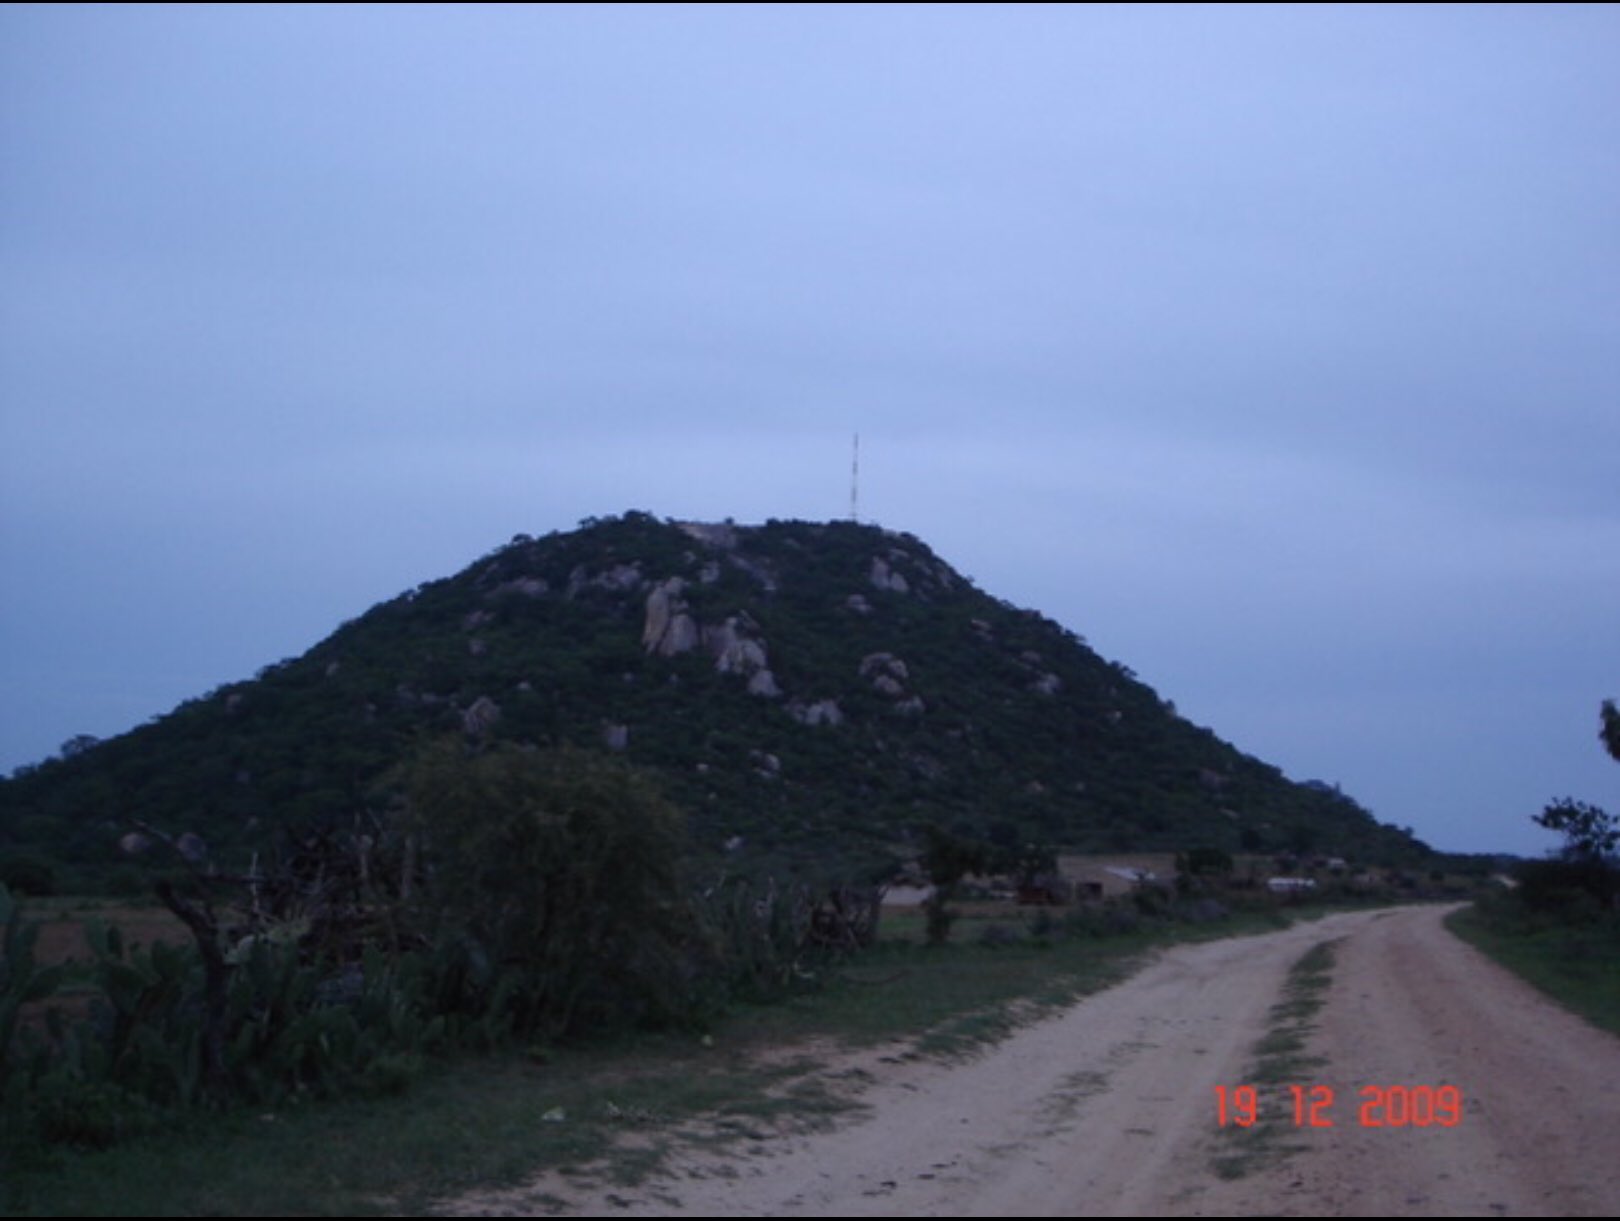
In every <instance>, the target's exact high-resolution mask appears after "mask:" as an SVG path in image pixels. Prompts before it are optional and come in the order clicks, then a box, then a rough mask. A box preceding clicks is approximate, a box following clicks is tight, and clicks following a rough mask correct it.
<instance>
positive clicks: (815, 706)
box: [788, 700, 844, 725]
mask: <svg viewBox="0 0 1620 1221" xmlns="http://www.w3.org/2000/svg"><path fill="white" fill-rule="evenodd" d="M788 715H789V716H791V717H792V718H793V719H794V720H795V721H798V722H799V723H800V724H801V725H842V724H843V723H844V711H843V709H841V708H840V707H839V706H838V701H837V700H816V701H815V702H814V703H812V704H799V703H795V704H790V705H788Z"/></svg>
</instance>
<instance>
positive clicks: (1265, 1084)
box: [1214, 941, 1337, 1179]
mask: <svg viewBox="0 0 1620 1221" xmlns="http://www.w3.org/2000/svg"><path fill="white" fill-rule="evenodd" d="M1336 944H1337V942H1333V941H1324V942H1321V943H1319V944H1317V945H1314V946H1312V947H1311V948H1310V949H1309V950H1308V951H1306V953H1304V954H1303V955H1301V956H1300V958H1299V961H1297V962H1296V963H1294V965H1293V966H1292V967H1290V968H1289V970H1288V980H1287V982H1286V983H1285V984H1284V985H1283V994H1282V999H1281V1000H1279V1001H1278V1002H1277V1003H1276V1004H1275V1005H1273V1006H1272V1007H1271V1012H1270V1014H1269V1015H1268V1017H1269V1021H1270V1029H1269V1030H1267V1032H1266V1034H1265V1035H1264V1037H1262V1038H1261V1039H1260V1041H1259V1042H1257V1043H1256V1044H1255V1045H1254V1052H1253V1054H1254V1064H1253V1066H1252V1067H1251V1068H1250V1070H1249V1072H1248V1074H1247V1075H1246V1077H1245V1078H1244V1082H1243V1083H1244V1084H1246V1085H1252V1086H1255V1087H1256V1088H1257V1089H1258V1090H1259V1093H1260V1106H1259V1119H1258V1120H1257V1121H1256V1122H1255V1123H1254V1124H1253V1125H1252V1126H1251V1127H1246V1128H1245V1127H1240V1126H1238V1125H1236V1124H1230V1125H1228V1126H1227V1127H1225V1128H1222V1129H1221V1130H1220V1136H1221V1138H1222V1141H1223V1146H1222V1148H1221V1150H1220V1152H1218V1153H1217V1155H1216V1157H1215V1160H1214V1167H1215V1173H1216V1174H1218V1175H1219V1176H1220V1177H1221V1178H1223V1179H1240V1178H1243V1177H1245V1176H1246V1175H1249V1174H1252V1173H1253V1172H1254V1171H1255V1170H1257V1169H1260V1168H1261V1167H1263V1166H1267V1165H1271V1164H1273V1163H1275V1162H1276V1161H1277V1160H1279V1159H1281V1158H1284V1157H1287V1156H1288V1155H1289V1154H1291V1153H1297V1152H1299V1151H1300V1150H1302V1149H1304V1148H1305V1146H1304V1145H1303V1144H1302V1143H1300V1142H1299V1141H1298V1140H1297V1139H1295V1137H1296V1129H1295V1127H1294V1124H1293V1116H1292V1113H1291V1110H1290V1109H1289V1108H1288V1107H1287V1106H1286V1105H1285V1104H1284V1103H1283V1101H1282V1098H1281V1087H1283V1086H1285V1085H1291V1084H1300V1083H1303V1082H1305V1081H1308V1080H1309V1079H1310V1076H1311V1074H1312V1072H1313V1071H1314V1070H1316V1069H1318V1068H1320V1067H1321V1066H1322V1065H1323V1064H1324V1063H1325V1061H1324V1060H1323V1059H1322V1057H1320V1056H1309V1055H1306V1054H1305V1048H1306V1046H1307V1043H1308V1040H1309V1037H1310V1034H1311V1032H1312V1031H1313V1030H1314V1029H1315V1028H1316V1027H1315V1024H1314V1019H1315V1017H1316V1014H1317V1013H1318V1012H1319V1011H1320V1010H1321V1008H1322V1006H1323V1005H1324V1004H1325V1003H1326V1001H1327V990H1328V988H1329V986H1331V984H1332V982H1333V953H1334V946H1335V945H1336Z"/></svg>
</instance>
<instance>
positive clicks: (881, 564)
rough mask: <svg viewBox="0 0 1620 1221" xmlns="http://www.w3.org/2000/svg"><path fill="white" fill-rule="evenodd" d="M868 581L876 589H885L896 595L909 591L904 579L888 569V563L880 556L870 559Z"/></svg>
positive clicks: (909, 588)
mask: <svg viewBox="0 0 1620 1221" xmlns="http://www.w3.org/2000/svg"><path fill="white" fill-rule="evenodd" d="M868 579H869V580H870V581H871V582H872V585H873V587H874V588H877V589H887V590H891V591H892V592H894V593H897V594H903V593H909V592H910V591H911V586H910V585H909V584H908V583H907V581H906V579H905V577H903V576H901V575H900V574H899V573H898V572H895V571H894V570H893V569H892V568H890V567H889V562H888V561H887V560H885V559H884V558H883V557H882V556H880V555H875V556H873V557H872V571H871V572H870V573H869V574H868Z"/></svg>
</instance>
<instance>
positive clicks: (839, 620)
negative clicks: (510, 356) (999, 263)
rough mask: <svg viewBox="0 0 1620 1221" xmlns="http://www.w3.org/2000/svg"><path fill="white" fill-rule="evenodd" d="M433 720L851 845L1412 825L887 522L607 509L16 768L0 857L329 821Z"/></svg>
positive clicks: (1396, 845)
mask: <svg viewBox="0 0 1620 1221" xmlns="http://www.w3.org/2000/svg"><path fill="white" fill-rule="evenodd" d="M446 734H463V735H467V736H468V737H470V738H473V739H485V740H496V741H499V740H511V741H516V742H519V743H534V744H538V745H555V744H563V743H571V744H575V745H579V746H584V747H587V748H591V749H598V750H603V751H611V752H614V753H617V754H620V755H622V756H623V757H624V758H625V759H627V760H629V761H630V762H632V763H634V764H635V765H637V766H638V767H640V768H643V769H645V770H646V771H648V772H650V773H652V774H654V776H655V777H656V779H657V780H658V782H659V783H660V785H661V787H662V788H663V790H664V791H665V793H666V794H667V795H668V796H669V797H670V798H671V799H672V800H673V801H674V802H676V803H677V804H678V805H679V806H680V807H681V808H682V809H684V810H685V811H686V813H687V815H688V818H689V821H690V829H691V831H692V834H693V842H694V844H695V845H696V846H697V850H698V851H700V852H713V853H717V854H718V853H724V852H731V853H743V854H750V855H752V854H765V855H768V856H770V857H772V858H774V859H777V860H784V859H788V860H793V861H799V862H829V861H835V860H836V861H841V862H845V863H854V862H859V861H863V860H872V859H877V858H880V857H883V856H885V855H887V854H888V853H889V851H890V850H891V849H892V848H893V846H894V845H895V844H896V843H897V842H900V841H904V840H906V839H908V838H909V837H912V836H913V835H914V834H915V832H916V829H917V827H918V826H919V825H921V824H922V823H924V822H933V823H937V824H940V825H942V826H945V827H948V828H952V829H955V830H957V831H959V832H962V833H967V834H972V835H974V836H977V837H982V838H988V839H990V840H993V841H998V842H1002V843H1007V844H1011V843H1017V842H1024V841H1031V840H1033V841H1039V842H1042V843H1047V844H1051V845H1058V846H1063V847H1067V848H1071V849H1078V850H1126V849H1183V848H1188V847H1192V846H1198V845H1205V846H1209V847H1215V848H1221V849H1224V850H1227V851H1232V852H1235V851H1239V850H1248V851H1267V850H1270V851H1284V850H1287V851H1296V852H1319V853H1328V854H1332V855H1337V856H1344V857H1347V858H1351V859H1354V860H1363V861H1381V862H1395V861H1400V860H1408V861H1410V860H1415V859H1418V858H1420V857H1421V856H1423V855H1424V854H1425V853H1426V849H1424V848H1423V846H1422V845H1420V844H1417V843H1416V842H1415V841H1413V840H1411V839H1410V838H1409V837H1408V836H1406V835H1405V834H1404V833H1402V832H1400V831H1397V830H1396V829H1394V828H1392V827H1386V826H1382V825H1380V824H1379V823H1378V822H1377V821H1376V820H1374V819H1373V818H1372V817H1371V816H1370V815H1369V814H1368V813H1367V812H1366V811H1365V810H1363V809H1362V808H1361V807H1360V806H1358V805H1357V804H1356V803H1355V802H1354V801H1353V800H1351V799H1349V798H1348V797H1346V796H1344V795H1343V794H1341V793H1339V792H1338V791H1337V790H1336V789H1331V788H1328V787H1326V786H1323V785H1320V784H1297V783H1293V782H1291V781H1289V780H1288V779H1286V778H1285V777H1284V776H1283V775H1282V774H1281V773H1280V772H1279V771H1278V770H1277V769H1276V768H1274V767H1272V766H1270V765H1268V764H1265V763H1263V762H1261V761H1259V760H1257V759H1254V758H1252V757H1250V756H1248V755H1246V754H1244V753H1242V752H1241V751H1239V750H1238V749H1236V748H1235V747H1233V746H1231V745H1229V744H1228V743H1226V742H1224V741H1222V740H1221V739H1220V738H1218V737H1216V736H1215V734H1214V733H1212V732H1211V731H1209V730H1208V729H1204V728H1200V727H1198V726H1195V725H1192V724H1190V723H1189V722H1187V721H1186V720H1184V719H1182V718H1181V717H1179V716H1178V715H1176V713H1175V711H1174V708H1173V706H1172V705H1171V704H1169V703H1168V702H1167V701H1165V700H1162V699H1160V697H1159V696H1158V695H1157V694H1156V693H1155V692H1154V691H1153V690H1152V689H1151V688H1149V687H1148V686H1147V685H1145V684H1144V683H1142V682H1141V681H1139V680H1138V679H1137V678H1136V676H1135V675H1134V674H1133V673H1132V672H1131V670H1130V669H1129V668H1128V667H1126V666H1124V665H1122V664H1119V663H1117V662H1110V661H1106V660H1104V659H1103V658H1101V657H1099V656H1098V655H1097V654H1096V653H1094V652H1093V651H1092V650H1091V649H1090V648H1089V647H1088V646H1087V645H1086V643H1085V641H1084V640H1083V639H1081V638H1079V637H1077V636H1076V635H1074V634H1073V633H1072V632H1070V631H1068V630H1066V629H1065V628H1063V627H1061V626H1060V625H1058V624H1056V623H1054V622H1052V621H1051V620H1049V619H1046V618H1044V617H1043V616H1042V615H1040V614H1038V613H1037V612H1034V611H1029V610H1021V609H1018V608H1016V607H1014V606H1011V605H1009V604H1008V603H1006V602H1003V601H1000V600H998V599H996V598H994V597H992V596H991V595H989V594H987V593H985V592H983V591H980V590H978V589H976V588H975V587H974V586H973V584H972V582H971V581H969V580H968V579H966V578H965V577H963V576H962V575H961V574H959V573H957V572H956V571H954V570H953V569H952V568H951V567H950V566H949V565H948V564H946V563H945V562H943V561H942V560H941V559H939V558H938V557H937V556H935V555H934V553H933V552H932V551H931V550H930V549H929V548H928V546H927V545H926V544H925V543H923V542H922V541H921V540H919V539H917V538H915V537H913V536H911V535H909V534H899V533H894V532H890V531H886V530H882V529H879V528H877V527H875V526H868V525H859V524H856V523H853V522H830V523H825V524H815V523H806V522H779V521H772V522H768V523H766V524H765V525H762V526H754V527H744V526H736V525H733V524H731V523H723V524H700V523H678V522H671V521H661V520H659V519H656V518H654V517H652V516H649V515H647V514H644V513H634V512H632V513H627V514H625V515H624V516H622V517H618V518H608V519H601V520H598V519H588V520H587V521H586V522H584V523H582V524H581V527H580V528H579V529H578V530H575V531H572V532H568V533H555V534H551V535H547V536H545V537H542V538H530V537H528V536H526V535H519V536H518V537H516V538H514V539H513V540H512V541H511V542H510V543H509V544H507V545H505V546H503V547H500V548H498V549H497V550H495V551H493V552H491V553H490V554H488V555H486V556H484V557H483V558H481V559H479V560H478V561H477V562H475V563H473V564H472V565H471V566H469V567H468V568H466V569H465V570H464V571H462V572H460V573H458V574H456V575H455V576H452V577H449V578H446V579H443V580H436V581H431V582H429V583H426V584H423V585H420V586H418V587H416V588H415V589H413V590H410V591H407V592H406V593H403V594H401V595H400V596H399V597H397V598H394V599H393V600H391V601H389V602H385V603H382V604H380V605H378V606H375V607H373V608H372V609H371V610H369V611H367V612H366V613H365V614H364V615H362V616H360V617H359V618H358V619H355V620H352V621H350V622H347V623H345V624H343V625H342V626H340V627H339V628H338V629H337V630H336V631H335V632H333V633H332V635H331V636H329V637H328V638H327V639H325V640H324V641H322V642H320V643H319V644H317V645H315V646H314V647H313V648H311V649H310V650H309V651H308V652H306V653H305V654H303V656H301V657H297V658H291V659H287V660H284V661H281V662H278V663H276V664H273V665H269V666H266V667H265V668H264V669H263V670H261V671H260V672H259V673H258V674H257V675H256V676H255V677H254V678H252V679H250V680H246V681H243V682H237V683H230V684H227V685H225V686H223V687H221V688H219V689H217V690H215V691H213V692H210V693H208V694H206V695H203V696H200V697H198V698H196V699H193V700H190V701H188V702H186V703H184V704H182V705H181V706H180V707H178V708H176V709H175V710H174V711H173V712H172V713H170V714H168V715H167V716H164V717H162V718H159V719H157V720H155V721H153V722H150V723H148V724H146V725H143V726H141V727H139V728H137V729H135V730H132V731H131V732H129V733H127V734H124V735H121V736H120V737H118V738H115V739H111V740H108V741H105V742H100V743H90V742H86V741H83V740H76V741H75V742H74V743H71V744H70V749H69V750H68V751H67V752H65V755H64V757H62V758H57V759H53V760H50V761H47V762H45V763H43V764H41V765H39V766H37V767H31V768H21V769H18V771H17V772H16V773H14V775H13V777H12V778H11V779H9V780H6V781H3V782H0V859H9V860H10V861H11V862H13V864H14V865H15V863H16V862H19V861H26V862H40V861H44V862H48V863H50V864H51V865H52V866H53V867H54V868H56V869H57V870H58V872H59V873H62V874H64V876H66V877H75V880H76V881H78V882H80V883H92V884H107V883H108V882H109V881H113V882H116V879H117V871H118V869H119V868H120V867H119V866H118V864H117V858H116V855H115V850H114V845H115V844H116V841H117V839H118V837H119V836H120V835H121V834H123V833H125V832H127V831H128V829H129V825H130V824H129V820H130V819H132V818H133V819H141V820H144V821H147V822H150V823H153V824H155V825H159V826H162V827H165V828H169V829H172V830H175V831H180V830H190V831H194V832H196V833H198V834H200V835H202V836H203V837H204V838H205V839H206V840H208V841H209V843H210V844H211V845H212V848H213V851H214V853H215V856H216V858H220V857H224V856H226V855H230V854H240V853H245V852H247V851H250V850H252V849H254V848H256V847H263V846H265V845H266V844H267V843H269V842H270V841H271V840H272V839H273V837H274V834H275V832H276V830H277V829H278V828H281V827H290V828H295V829H299V830H301V831H307V830H309V829H310V828H315V827H321V826H331V825H349V824H350V823H351V822H352V820H353V818H354V816H355V815H356V813H357V812H358V811H361V810H367V809H371V810H377V809H381V808H383V807H385V806H386V804H387V802H388V800H389V796H390V795H389V784H390V780H389V777H390V773H391V770H392V769H394V768H395V767H396V765H397V764H398V763H399V762H400V761H401V760H402V759H404V758H406V757H409V756H410V755H411V754H412V753H413V752H415V751H416V750H418V749H420V748H421V746H422V745H423V744H424V743H425V742H427V741H429V740H432V739H434V738H436V737H442V736H444V735H446ZM125 868H127V867H125Z"/></svg>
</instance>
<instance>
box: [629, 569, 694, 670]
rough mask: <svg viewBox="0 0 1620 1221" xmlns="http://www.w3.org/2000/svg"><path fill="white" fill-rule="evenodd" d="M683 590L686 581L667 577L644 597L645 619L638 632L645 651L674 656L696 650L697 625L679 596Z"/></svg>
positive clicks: (663, 655)
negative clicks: (645, 600)
mask: <svg viewBox="0 0 1620 1221" xmlns="http://www.w3.org/2000/svg"><path fill="white" fill-rule="evenodd" d="M685 589H686V582H685V581H683V580H681V578H680V577H670V578H669V580H667V581H663V582H660V583H659V584H657V585H654V586H653V588H652V592H651V593H649V594H648V595H647V617H646V620H645V622H644V623H643V625H642V629H641V647H642V648H644V649H646V650H647V652H649V653H657V654H658V655H659V656H660V657H673V656H675V654H677V653H687V652H690V651H691V650H692V649H693V648H695V647H696V645H697V642H698V625H697V621H696V620H695V619H693V618H692V615H691V612H690V611H688V610H687V608H686V600H685V599H684V598H683V597H681V594H682V593H683V592H684V591H685Z"/></svg>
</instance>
